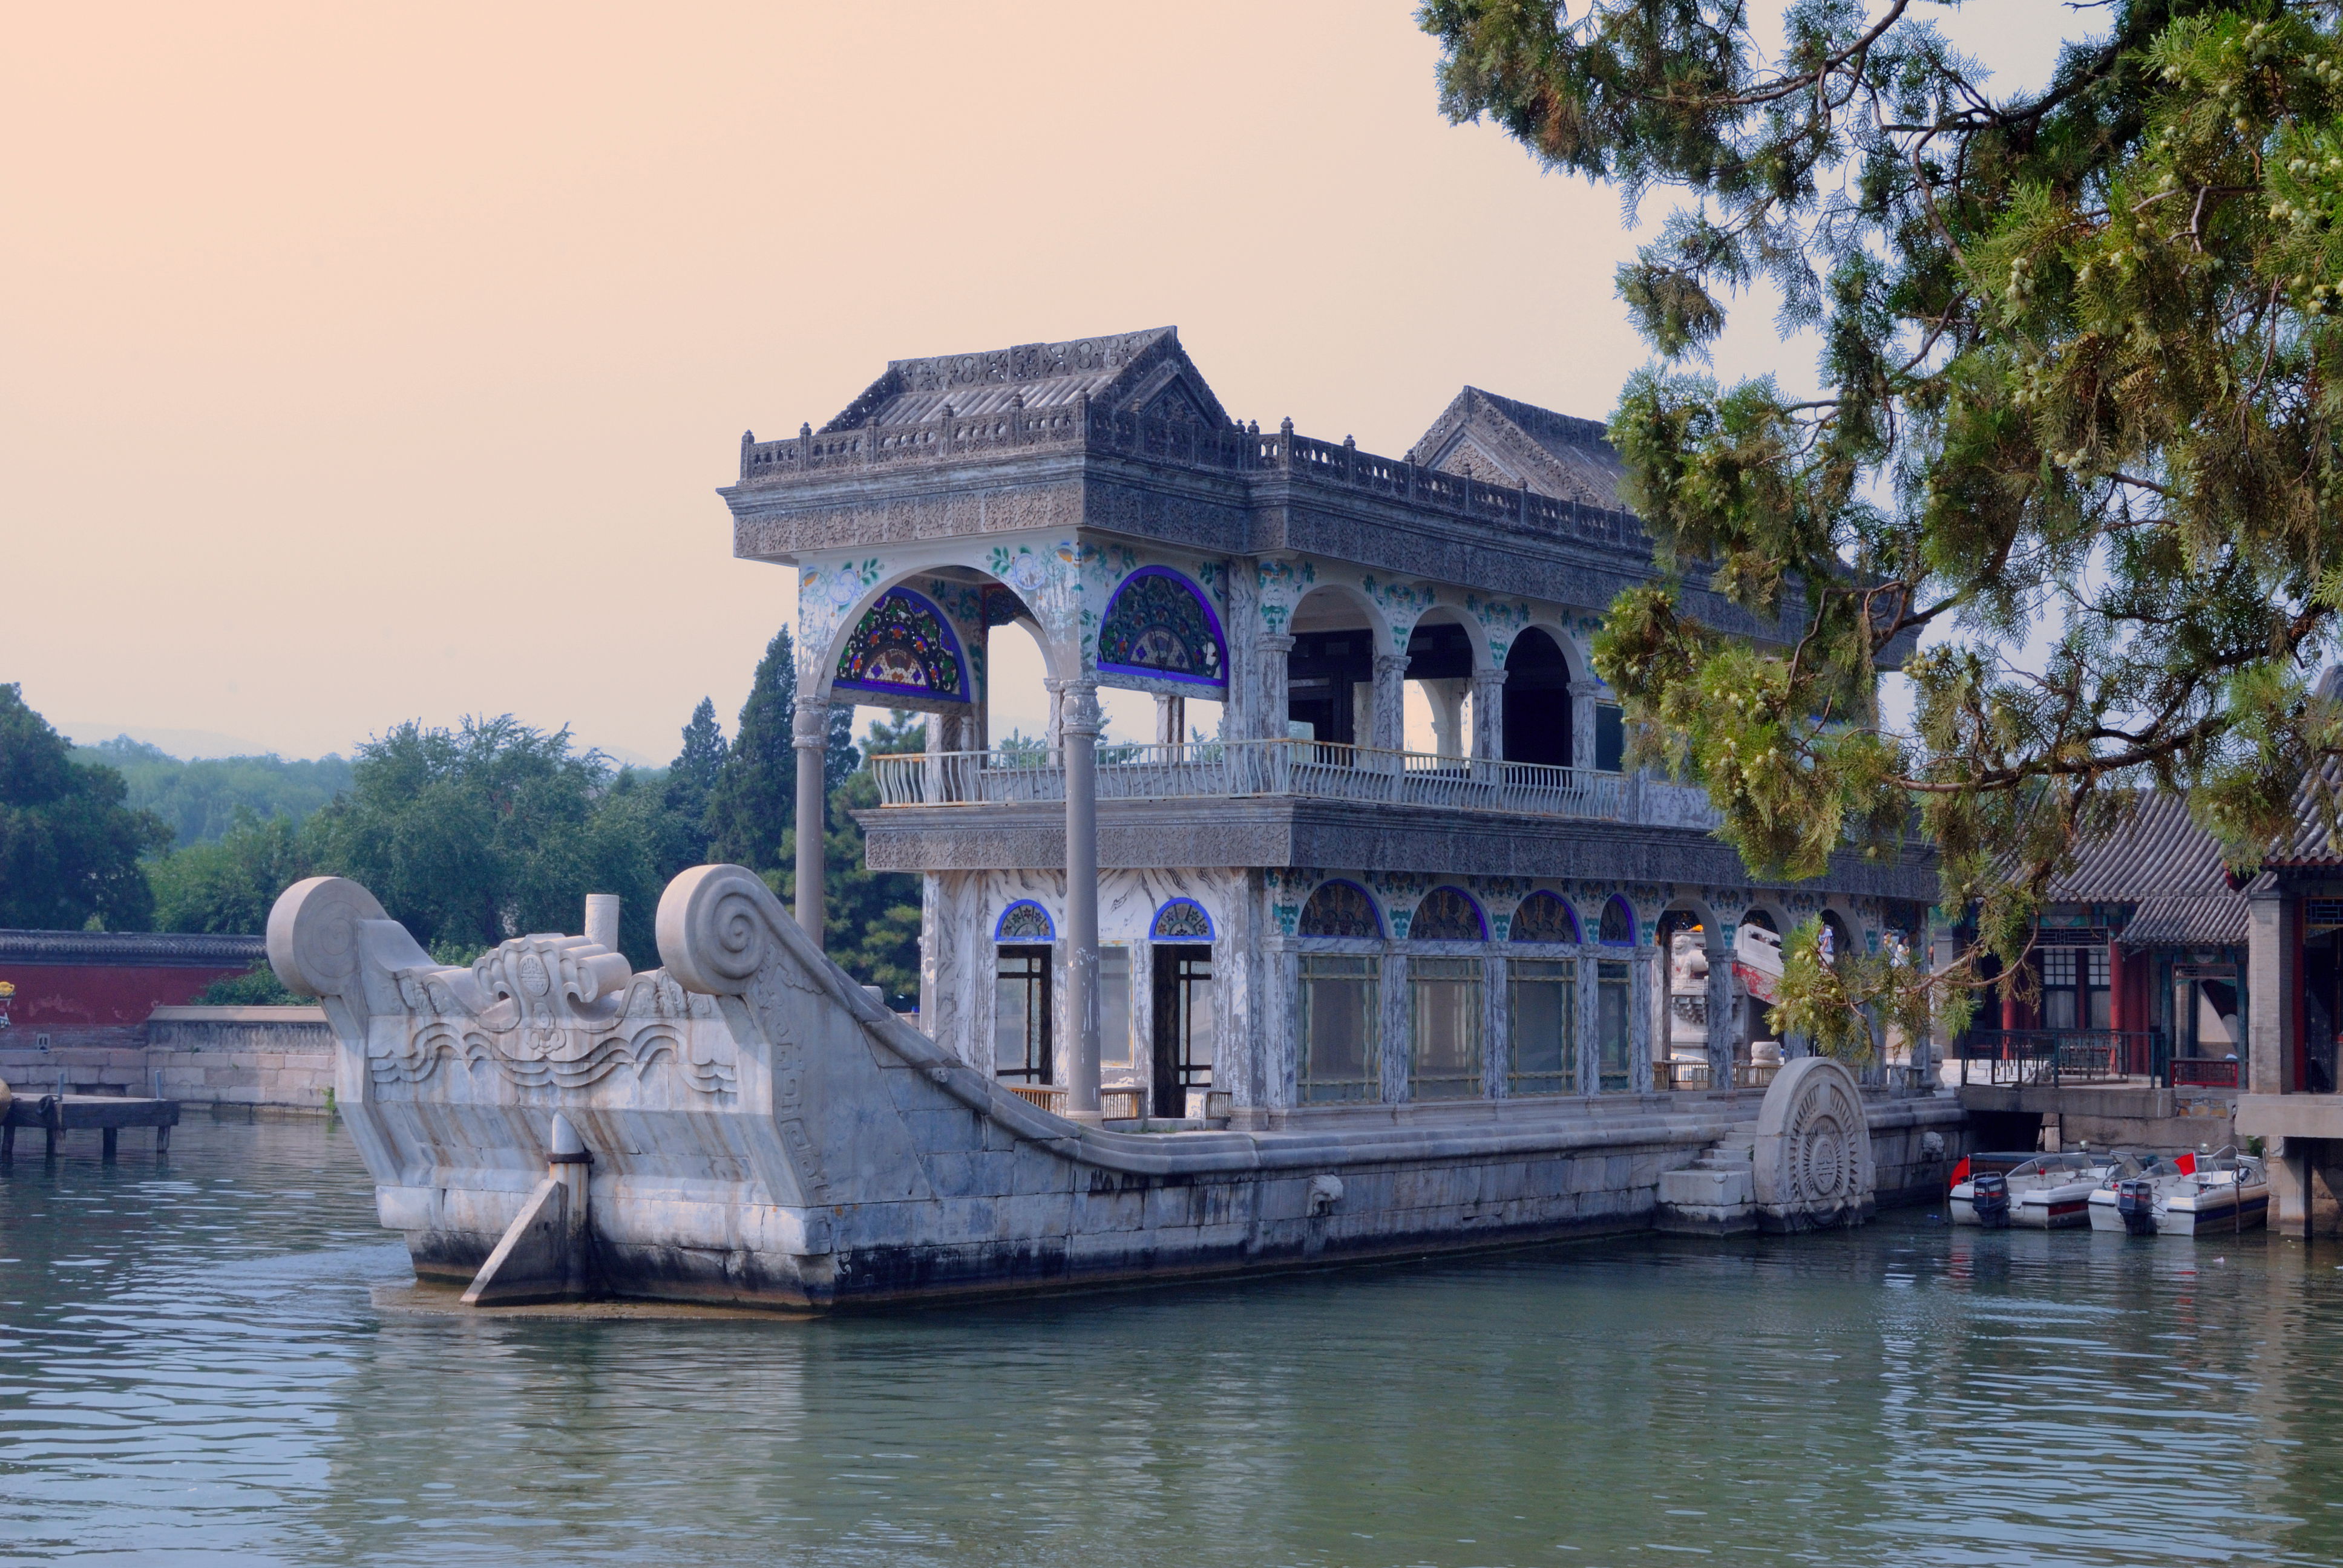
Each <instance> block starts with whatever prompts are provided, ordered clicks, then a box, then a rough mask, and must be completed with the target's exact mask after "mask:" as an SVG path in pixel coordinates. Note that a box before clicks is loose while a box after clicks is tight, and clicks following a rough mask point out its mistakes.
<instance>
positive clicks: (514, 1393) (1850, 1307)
mask: <svg viewBox="0 0 2343 1568" xmlns="http://www.w3.org/2000/svg"><path fill="white" fill-rule="evenodd" d="M123 1143H124V1146H125V1147H124V1151H123V1154H122V1158H121V1159H120V1161H119V1162H118V1163H116V1164H114V1165H110V1166H109V1165H104V1164H101V1163H100V1161H98V1159H97V1156H96V1139H95V1137H94V1136H92V1135H86V1134H85V1135H82V1136H81V1137H79V1138H76V1139H73V1140H70V1141H69V1144H70V1145H71V1147H70V1149H69V1152H68V1153H67V1155H66V1156H65V1158H63V1159H61V1160H59V1161H55V1163H49V1162H46V1161H44V1160H43V1159H42V1158H41V1157H40V1156H39V1153H38V1152H37V1148H38V1146H37V1144H35V1153H34V1155H33V1157H32V1158H30V1159H27V1158H25V1156H24V1154H23V1153H22V1151H21V1150H20V1151H19V1154H18V1157H17V1159H16V1161H15V1165H14V1167H13V1169H10V1170H8V1171H6V1172H5V1174H0V1560H5V1561H8V1562H53V1561H59V1560H65V1559H69V1558H74V1557H77V1556H110V1557H113V1558H115V1559H116V1560H118V1561H123V1562H136V1563H173V1564H176V1563H215V1562H216V1563H252V1562H282V1563H368V1564H375V1563H431V1564H451V1563H497V1564H511V1563H529V1564H538V1563H597V1562H628V1563H784V1564H796V1563H806V1564H812V1563H821V1564H854V1563H973V1564H1002V1565H1011V1564H1014V1565H1016V1568H1047V1565H1055V1564H1061V1563H1062V1564H1075V1563H1081V1564H1085V1565H1092V1564H1111V1565H1121V1564H1132V1565H1138V1564H1155V1563H1163V1564H1257V1563H1359V1564H1413V1563H1438V1564H1460V1565H1461V1564H1476V1563H1508V1564H1511V1563H1585V1564H1591V1563H1629V1562H1639V1563H1655V1562H1661V1561H1676V1560H1684V1559H1690V1558H1693V1557H1695V1556H1697V1555H1698V1554H1702V1553H1705V1554H1708V1555H1710V1556H1711V1557H1712V1558H1714V1559H1717V1560H1722V1561H1725V1562H1730V1563H1758V1562H1787V1563H1815V1564H1849V1563H1881V1564H1890V1563H1893V1564H1911V1563H1959V1564H1964V1565H1968V1564H1988V1563H2009V1564H2020V1563H2022V1564H2029V1565H2031V1564H2044V1563H2110V1564H2112V1563H2123V1564H2136V1563H2191V1564H2201V1563H2220V1562H2228V1561H2240V1562H2248V1561H2249V1562H2254V1563H2317V1564H2322V1565H2325V1564H2332V1563H2337V1562H2338V1561H2343V1452H2338V1451H2339V1450H2343V1273H2338V1270H2337V1265H2338V1264H2343V1248H2338V1249H2332V1250H2329V1249H2323V1248H2322V1249H2320V1250H2319V1251H2318V1252H2316V1253H2314V1254H2310V1255H2306V1253H2305V1251H2304V1249H2303V1248H2302V1246H2301V1245H2300V1244H2299V1243H2295V1242H2288V1241H2278V1240H2275V1239H2269V1238H2265V1237H2258V1236H2255V1235H2252V1234H2248V1235H2247V1236H2246V1237H2244V1238H2243V1239H2241V1240H2234V1241H2220V1240H2217V1241H2209V1242H2208V1241H2199V1242H2197V1243H2195V1244H2193V1245H2192V1244H2190V1243H2187V1242H2184V1241H2131V1240H2130V1239H2129V1238H2127V1237H2121V1236H2094V1235H2091V1234H2088V1233H2076V1232H2071V1231H2069V1232H2063V1233H2060V1234H2058V1235H2055V1236H2052V1235H2043V1234H2038V1233H2022V1232H2019V1233H2013V1232H2003V1233H1998V1234H1994V1235H1986V1234H1984V1233H1981V1232H1978V1231H1960V1232H1956V1231H1950V1230H1948V1229H1947V1228H1946V1227H1944V1226H1943V1225H1941V1224H1934V1223H1929V1222H1927V1221H1926V1219H1925V1217H1924V1216H1921V1215H1916V1214H1910V1213H1898V1214H1891V1215H1888V1216H1885V1217H1884V1218H1883V1219H1882V1220H1881V1221H1878V1222H1877V1223H1875V1224H1874V1225H1872V1226H1870V1227H1868V1228H1866V1229H1865V1230H1863V1231H1855V1232H1852V1233H1846V1234H1839V1235H1832V1236H1822V1237H1808V1238H1803V1239H1799V1240H1795V1241H1740V1242H1731V1243H1723V1244H1719V1243H1708V1242H1692V1241H1658V1240H1650V1239H1639V1240H1635V1241H1619V1242H1605V1243H1599V1244H1590V1245H1581V1246H1575V1247H1568V1248H1556V1249H1552V1250H1547V1251H1538V1252H1533V1253H1513V1254H1508V1255H1503V1256H1498V1257H1489V1258H1479V1259H1473V1260H1469V1261H1448V1262H1426V1263H1421V1264H1415V1265H1408V1266H1398V1267H1386V1268H1374V1269H1353V1270H1345V1271H1328V1272H1322V1273H1315V1274H1308V1275H1298V1276H1291V1277H1286V1278H1282V1279H1262V1280H1256V1281H1249V1282H1242V1283H1230V1284H1222V1285H1214V1286H1207V1287H1203V1288H1191V1289H1186V1290H1181V1291H1169V1290H1166V1291H1156V1292H1131V1293H1123V1294H1104V1295H1091V1296H1081V1297H1069V1298H1060V1299H1054V1300H1047V1301H1037V1302H1020V1303H995V1304H989V1305H984V1306H978V1307H963V1308H954V1309H949V1310H934V1311H928V1312H898V1313H890V1314H887V1315H883V1316H873V1317H859V1318H844V1319H832V1320H828V1321H823V1322H782V1321H762V1320H759V1321H750V1322H743V1321H739V1320H737V1319H700V1320H687V1321H669V1320H659V1319H649V1320H645V1319H626V1320H615V1321H605V1322H548V1321H541V1320H537V1321H522V1320H514V1319H507V1320H502V1321H492V1322H491V1321H477V1320H476V1321H466V1320H463V1319H461V1318H455V1317H448V1316H440V1315H416V1314H413V1313H409V1312H399V1311H395V1310H385V1309H383V1308H380V1307H377V1304H376V1303H375V1301H374V1298H373V1295H372V1293H371V1292H372V1288H373V1287H376V1286H377V1285H395V1284H396V1283H397V1282H401V1281H404V1280H406V1279H407V1277H408V1276H407V1265H406V1258H405V1253H404V1251H403V1250H402V1249H401V1248H400V1247H399V1246H398V1245H397V1243H396V1242H395V1241H390V1240H388V1239H387V1233H386V1232H384V1231H380V1230H379V1229H377V1227H376V1225H375V1223H374V1217H373V1205H372V1195H371V1189H370V1188H369V1186H368V1184H367V1180H366V1176H365V1173H364V1171H363V1170H362V1169H361V1168H360V1166H359V1164H358V1161H357V1155H356V1153H355V1152H354V1151H353V1150H352V1149H351V1146H350V1141H349V1138H348V1136H347V1132H346V1131H343V1130H342V1129H341V1128H340V1127H338V1126H337V1125H332V1124H329V1123H327V1122H325V1121H291V1120H286V1121H241V1120H237V1121H213V1120H211V1119H210V1118H209V1117H207V1116H206V1115H205V1114H204V1113H202V1112H197V1113H196V1114H195V1115H194V1117H193V1118H192V1119H191V1121H190V1122H189V1124H187V1125H186V1126H183V1127H182V1128H181V1129H180V1130H179V1131H178V1133H177V1134H176V1141H175V1147H174V1148H173V1150H172V1151H171V1154H170V1156H169V1158H168V1161H167V1162H166V1163H158V1162H157V1161H156V1157H155V1156H154V1155H153V1154H152V1153H151V1152H150V1151H148V1149H147V1148H146V1134H143V1133H135V1132H134V1133H126V1134H124V1135H123ZM83 1145H86V1147H84V1146H83Z"/></svg>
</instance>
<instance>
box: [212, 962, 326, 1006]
mask: <svg viewBox="0 0 2343 1568" xmlns="http://www.w3.org/2000/svg"><path fill="white" fill-rule="evenodd" d="M307 1005H308V1001H307V998H304V997H297V996H295V995H294V994H293V993H292V992H291V991H289V990H286V989H285V983H284V982H283V981H282V980H278V979H277V971H276V970H273V969H270V968H269V967H268V966H267V965H266V964H265V963H264V964H256V965H254V966H253V967H252V968H251V969H248V970H245V971H244V973H242V974H240V975H228V976H226V978H224V979H221V980H214V981H212V983H211V984H209V985H207V986H206V987H204V989H203V990H200V991H198V992H196V1006H197V1007H303V1006H307Z"/></svg>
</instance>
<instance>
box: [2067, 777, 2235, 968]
mask: <svg viewBox="0 0 2343 1568" xmlns="http://www.w3.org/2000/svg"><path fill="white" fill-rule="evenodd" d="M2049 893H2050V897H2051V898H2052V899H2053V900H2056V901H2057V902H2060V903H2075V904H2092V903H2108V904H2116V903H2122V904H2137V906H2138V909H2137V910H2136V911H2135V912H2134V914H2133V916H2132V919H2131V921H2130V923H2129V924H2127V925H2126V926H2125V927H2124V930H2123V936H2122V940H2123V941H2124V943H2125V944H2126V945H2127V946H2130V947H2193V946H2207V947H2212V946H2231V945H2234V944H2236V943H2238V942H2242V941H2244V940H2246V927H2247V908H2246V896H2245V894H2244V892H2242V891H2241V890H2238V889H2236V888H2232V887H2231V886H2230V885H2229V878H2228V870H2227V867H2225V866H2224V865H2223V864H2222V862H2221V850H2220V846H2219V845H2218V844H2217V843H2216V842H2215V841H2214V839H2213V836H2212V835H2211V834H2210V833H2207V832H2206V831H2205V829H2202V828H2200V827H2198V826H2197V823H2196V821H2195V819H2192V818H2191V817H2190V816H2189V815H2188V805H2187V801H2185V800H2182V799H2178V798H2177V797H2175V796H2171V795H2158V794H2153V793H2151V794H2145V795H2143V796H2141V797H2140V799H2139V801H2138V803H2137V806H2135V807H2134V808H2133V809H2132V811H2131V812H2130V814H2129V815H2127V817H2125V819H2123V821H2122V822H2121V823H2119V824H2118V825H2117V828H2116V829H2115V831H2114V832H2112V833H2109V834H2107V836H2106V837H2104V838H2101V839H2095V840H2093V841H2092V842H2090V843H2087V844H2086V845H2084V846H2083V849H2082V851H2081V857H2080V859H2078V860H2077V863H2076V865H2075V868H2074V869H2072V870H2070V871H2068V872H2066V874H2065V875H2064V876H2061V877H2057V878H2054V879H2052V881H2051V883H2050V888H2049Z"/></svg>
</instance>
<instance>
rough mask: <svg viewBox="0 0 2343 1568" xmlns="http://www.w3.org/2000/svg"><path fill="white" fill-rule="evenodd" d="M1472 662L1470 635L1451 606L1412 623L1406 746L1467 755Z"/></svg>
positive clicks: (1469, 751) (1470, 740)
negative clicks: (1450, 608) (1449, 608)
mask: <svg viewBox="0 0 2343 1568" xmlns="http://www.w3.org/2000/svg"><path fill="white" fill-rule="evenodd" d="M1405 701H1406V710H1407V715H1408V719H1407V721H1406V722H1405V723H1404V725H1403V732H1404V733H1406V735H1407V736H1408V739H1406V740H1405V742H1404V746H1405V749H1407V750H1410V751H1429V752H1432V753H1434V754H1435V755H1438V756H1441V757H1469V756H1471V755H1472V753H1473V712H1472V707H1473V634H1472V633H1471V632H1470V631H1468V630H1466V629H1465V627H1464V624H1463V622H1462V621H1460V620H1459V619H1457V618H1456V613H1455V612H1454V611H1453V610H1447V609H1435V610H1432V611H1430V612H1429V613H1427V614H1426V615H1425V616H1424V617H1423V619H1421V620H1419V621H1417V622H1416V623H1415V626H1414V628H1413V630H1411V631H1410V632H1409V633H1408V637H1407V695H1406V699H1405Z"/></svg>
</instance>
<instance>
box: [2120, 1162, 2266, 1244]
mask: <svg viewBox="0 0 2343 1568" xmlns="http://www.w3.org/2000/svg"><path fill="white" fill-rule="evenodd" d="M2127 1211H2128V1212H2127ZM2090 1216H2091V1229H2092V1230H2094V1231H2127V1230H2128V1231H2131V1232H2132V1233H2133V1234H2134V1235H2140V1236H2194V1235H2197V1234H2199V1233H2200V1232H2202V1233H2207V1234H2211V1235H2216V1236H2219V1235H2228V1234H2231V1233H2234V1232H2236V1231H2252V1230H2258V1229H2259V1228H2260V1227H2261V1226H2263V1225H2265V1224H2267V1223H2268V1221H2269V1172H2268V1169H2267V1168H2266V1167H2265V1166H2264V1165H2263V1163H2262V1161H2259V1160H2258V1159H2257V1158H2255V1157H2254V1156H2253V1155H2250V1154H2239V1153H2238V1152H2237V1151H2236V1150H2234V1149H2224V1150H2222V1151H2220V1152H2219V1153H2217V1154H2209V1155H2197V1154H2183V1155H2181V1156H2180V1157H2179V1158H2178V1159H2177V1160H2159V1161H2157V1162H2156V1163H2155V1164H2154V1165H2153V1166H2151V1167H2149V1168H2148V1169H2147V1171H2142V1172H2140V1173H2138V1174H2137V1176H2133V1177H2129V1178H2125V1177H2111V1178H2110V1179H2109V1180H2108V1181H2107V1184H2106V1185H2105V1186H2103V1187H2101V1188H2099V1189H2098V1190H2097V1191H2094V1192H2093V1193H2092V1194H2091V1199H2090Z"/></svg>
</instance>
